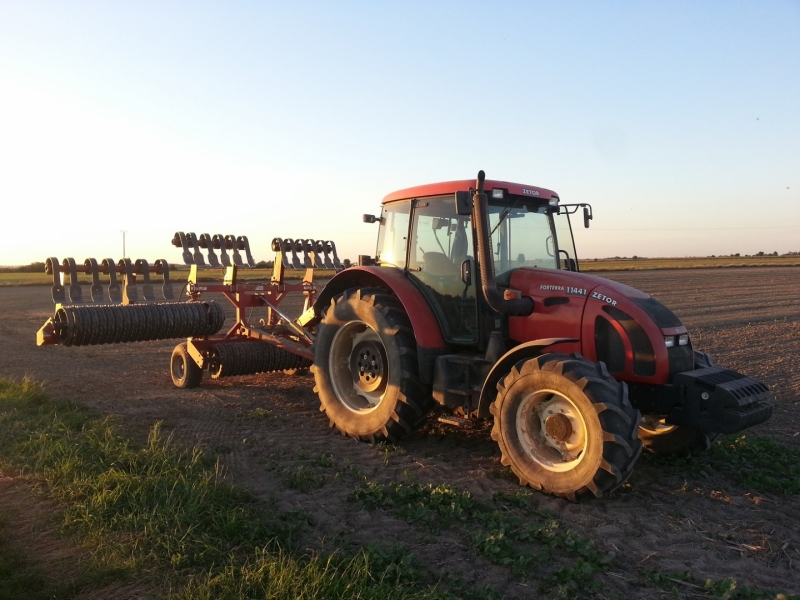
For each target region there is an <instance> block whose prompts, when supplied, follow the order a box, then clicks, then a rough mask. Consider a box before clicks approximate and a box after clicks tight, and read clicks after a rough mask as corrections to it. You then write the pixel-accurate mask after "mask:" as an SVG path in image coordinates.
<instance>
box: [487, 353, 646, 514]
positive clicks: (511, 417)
mask: <svg viewBox="0 0 800 600" xmlns="http://www.w3.org/2000/svg"><path fill="white" fill-rule="evenodd" d="M497 389H498V394H497V399H496V400H495V402H494V403H493V404H492V405H491V412H492V414H493V415H494V427H493V429H492V438H493V439H494V440H495V441H497V443H498V444H499V445H500V451H501V454H502V457H501V462H502V463H503V465H505V466H508V467H511V470H512V471H513V472H514V474H515V475H517V477H519V481H520V484H522V485H529V486H531V487H532V488H535V489H538V490H542V491H543V492H547V493H549V494H553V495H555V496H561V497H563V498H568V499H569V500H572V501H574V500H575V499H576V497H577V496H580V495H584V494H587V493H592V494H594V495H595V496H602V495H603V494H607V493H609V492H612V491H613V490H615V489H616V488H618V487H619V486H620V485H622V484H623V483H624V482H625V481H626V480H627V479H628V477H629V476H630V474H631V472H632V471H633V466H634V464H635V463H636V459H637V458H639V454H641V451H642V444H641V442H640V441H639V438H638V436H637V430H638V426H639V418H640V416H639V411H638V410H636V409H635V408H633V407H632V406H631V403H630V401H629V400H628V391H627V387H626V386H625V385H624V384H622V383H619V382H617V381H616V380H615V379H614V378H613V377H611V376H610V375H609V374H608V371H607V370H606V368H605V365H604V364H602V363H593V362H590V361H588V360H586V359H584V358H583V357H581V356H580V355H577V354H574V355H571V356H570V355H566V354H544V355H542V356H539V357H536V358H531V359H526V360H522V361H520V362H518V363H517V364H516V365H515V366H514V367H513V368H512V369H511V372H510V373H509V374H508V375H506V377H505V379H503V381H502V382H501V383H500V384H499V385H498V386H497Z"/></svg>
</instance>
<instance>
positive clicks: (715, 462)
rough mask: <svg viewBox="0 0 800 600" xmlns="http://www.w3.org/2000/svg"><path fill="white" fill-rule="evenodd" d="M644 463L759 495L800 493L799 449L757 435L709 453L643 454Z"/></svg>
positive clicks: (729, 441) (724, 443) (721, 444)
mask: <svg viewBox="0 0 800 600" xmlns="http://www.w3.org/2000/svg"><path fill="white" fill-rule="evenodd" d="M642 458H643V459H644V462H645V463H649V464H652V465H654V466H656V467H657V468H659V469H665V470H667V471H669V472H673V473H681V474H687V473H690V474H692V475H693V476H695V477H697V476H702V475H706V474H709V473H715V474H716V475H718V476H720V477H723V478H725V479H727V480H728V481H730V482H731V483H733V484H735V485H739V486H742V487H744V488H747V489H749V490H752V491H754V492H759V493H771V494H778V495H783V496H795V495H797V494H800V448H798V447H795V446H785V445H783V444H780V443H778V442H776V441H774V440H772V439H770V438H768V437H765V436H759V435H739V436H729V437H725V438H722V439H721V440H719V441H717V442H716V443H715V444H714V445H713V446H712V447H711V448H710V449H709V451H708V452H706V453H703V454H693V455H682V456H653V455H647V454H645V455H643V457H642Z"/></svg>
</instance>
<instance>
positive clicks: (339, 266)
mask: <svg viewBox="0 0 800 600" xmlns="http://www.w3.org/2000/svg"><path fill="white" fill-rule="evenodd" d="M326 245H329V246H330V252H331V253H332V254H333V268H334V269H336V270H337V271H341V270H342V268H343V267H342V263H341V262H340V261H339V255H338V254H336V244H334V243H333V242H326Z"/></svg>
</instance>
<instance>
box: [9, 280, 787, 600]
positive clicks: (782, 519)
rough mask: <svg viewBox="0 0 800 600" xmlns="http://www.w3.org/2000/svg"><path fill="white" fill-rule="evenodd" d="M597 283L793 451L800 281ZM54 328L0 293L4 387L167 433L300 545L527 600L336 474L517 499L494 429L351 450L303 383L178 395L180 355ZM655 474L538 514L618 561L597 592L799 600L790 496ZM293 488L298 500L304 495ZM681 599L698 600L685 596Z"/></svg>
mask: <svg viewBox="0 0 800 600" xmlns="http://www.w3.org/2000/svg"><path fill="white" fill-rule="evenodd" d="M604 276H606V277H608V278H610V279H615V280H617V281H620V282H622V283H625V284H628V285H631V286H633V287H636V288H639V289H642V290H644V291H646V292H648V293H651V294H653V295H654V296H655V297H656V298H658V299H659V300H661V301H662V302H663V303H664V304H666V305H667V306H669V307H670V308H671V309H672V310H673V311H674V312H675V313H676V314H677V315H678V316H679V317H680V318H681V319H682V320H683V322H684V323H685V324H686V325H687V327H688V328H689V331H690V333H691V334H692V338H693V341H694V344H695V347H697V348H700V349H703V350H705V351H707V352H709V353H711V355H712V356H713V357H714V359H715V361H716V362H717V363H718V364H720V365H722V366H726V367H729V368H732V369H736V370H739V371H742V372H745V373H747V374H750V375H752V376H754V377H757V378H759V379H761V380H763V381H764V382H766V383H767V384H768V385H769V386H770V387H771V388H772V390H773V391H774V392H775V395H776V398H777V400H776V410H775V414H774V416H773V418H772V420H771V421H769V422H767V423H766V424H763V425H761V426H759V427H757V428H755V430H754V433H758V434H761V435H767V436H770V437H772V438H773V439H775V440H776V441H778V442H780V443H782V444H784V445H789V446H797V445H799V444H800V268H791V267H789V268H742V269H713V270H712V269H705V270H699V269H698V270H675V271H639V272H614V273H606V274H604ZM51 313H52V304H51V302H50V298H49V289H48V288H45V287H16V288H12V287H6V288H0V315H1V316H2V318H0V348H2V353H0V376H2V377H12V378H21V377H23V376H25V375H30V376H32V377H33V378H34V379H36V380H38V381H41V382H44V384H45V386H46V388H47V390H48V391H49V393H50V395H51V396H53V397H55V398H69V399H73V400H75V401H77V402H79V403H81V404H84V405H87V406H89V407H91V408H93V409H95V410H96V411H98V412H99V413H101V414H108V415H116V416H118V417H119V421H120V423H121V424H122V426H123V427H124V428H125V430H126V431H127V432H128V433H129V434H130V435H132V436H134V437H137V438H140V439H143V438H144V437H145V436H146V434H147V432H148V430H149V429H150V427H151V426H152V425H153V424H154V423H155V422H157V421H162V422H163V425H164V429H165V430H167V431H169V432H171V433H173V434H174V436H175V438H176V439H177V440H179V441H181V442H185V443H199V444H200V445H202V446H203V447H204V448H205V449H206V450H207V452H209V453H210V454H212V455H217V456H219V458H220V460H221V461H222V462H223V463H224V464H225V465H226V466H227V468H228V473H229V476H230V478H231V480H232V481H233V482H234V483H236V484H239V485H241V486H244V487H246V488H248V489H250V490H252V491H253V492H255V493H256V494H257V495H260V496H263V497H267V496H275V497H277V498H278V499H279V502H280V504H281V505H282V506H283V507H285V508H302V509H303V510H305V511H306V512H307V513H309V514H310V515H311V516H312V517H313V519H312V520H311V523H312V524H310V525H309V531H308V534H307V536H306V537H307V540H306V543H307V545H308V546H309V547H315V548H320V547H322V548H324V549H327V550H333V549H335V548H336V547H339V546H340V545H343V544H349V545H359V544H365V543H376V542H392V541H395V542H401V543H403V544H405V545H406V546H407V547H408V548H410V549H411V550H412V551H413V553H414V554H415V555H416V556H417V557H418V558H419V559H420V560H421V563H422V564H424V565H425V568H426V569H429V570H430V571H431V572H433V573H434V574H437V575H438V574H444V573H450V574H453V575H455V576H458V577H462V578H464V579H465V580H467V581H468V582H470V584H476V585H477V584H481V585H482V584H489V585H491V586H492V587H493V588H495V589H496V590H498V591H499V592H500V593H501V594H502V595H503V597H507V598H528V597H535V592H534V591H533V590H535V589H536V588H535V585H529V584H528V583H526V582H527V579H526V578H525V577H523V576H519V575H514V574H513V573H512V571H511V570H510V569H508V568H505V567H503V566H498V565H496V564H492V563H491V562H489V561H488V560H487V559H486V558H484V557H482V556H480V555H479V554H477V553H475V552H474V551H473V550H472V549H471V548H470V547H469V545H468V544H465V543H464V540H463V538H462V537H461V536H460V535H459V534H457V533H454V532H453V531H452V530H448V529H445V530H443V532H442V533H439V534H436V535H431V533H430V531H429V530H426V529H424V528H421V527H419V526H418V525H414V524H410V523H408V522H407V521H405V520H403V519H401V518H398V517H396V516H393V515H392V514H391V513H390V512H389V511H387V510H383V509H374V510H373V509H364V508H362V506H361V505H359V504H358V503H357V502H356V501H355V500H354V499H353V498H352V490H353V485H354V484H353V479H352V478H349V477H336V476H335V475H334V471H336V472H342V471H344V470H346V469H347V468H348V467H351V468H352V467H353V465H355V466H356V467H358V468H359V469H361V471H363V476H365V477H367V478H368V479H370V480H374V481H377V482H384V483H385V482H391V481H402V480H405V479H406V478H407V477H409V476H411V477H414V478H416V480H418V481H421V482H425V483H432V484H435V485H438V484H449V485H453V486H457V487H460V488H463V489H466V490H469V491H470V492H471V493H472V494H473V495H475V496H477V497H479V498H489V497H491V495H492V494H493V493H494V492H499V491H504V492H512V493H513V492H515V491H516V490H517V489H518V486H517V485H516V483H515V482H514V481H512V480H510V479H509V478H508V476H507V475H504V473H503V470H502V468H501V466H500V463H499V451H498V450H497V447H496V445H495V444H494V442H492V440H491V439H490V437H489V430H488V428H485V427H484V428H482V429H480V428H479V429H477V430H474V431H469V432H464V431H461V430H450V429H447V428H445V427H444V426H443V425H441V424H437V423H436V422H435V420H434V419H432V420H431V423H430V424H429V425H428V426H427V434H426V435H417V436H413V437H412V439H408V440H405V441H403V442H400V443H399V444H398V445H397V446H396V447H383V446H370V445H368V444H362V443H357V442H355V441H353V440H350V439H346V438H343V437H340V436H338V435H336V434H334V433H333V432H332V430H331V429H330V428H329V426H328V422H327V419H326V418H325V417H324V416H323V415H322V414H321V413H320V412H319V402H318V400H317V398H316V396H315V394H314V393H313V391H312V387H313V378H312V377H310V376H294V377H291V376H286V375H283V374H270V375H257V376H248V377H233V378H228V379H220V380H216V381H213V380H211V379H210V378H207V379H205V380H204V382H203V385H201V386H200V387H199V388H196V389H191V390H179V389H176V388H175V387H173V385H172V382H171V380H170V377H169V374H168V368H167V367H168V360H169V356H170V352H171V349H172V347H173V346H174V343H175V342H149V343H137V344H128V345H117V346H93V347H83V348H66V347H59V346H52V347H44V348H38V347H36V345H35V333H36V330H37V329H38V328H39V327H40V326H41V325H42V324H43V323H44V321H45V320H46V319H47V318H48V317H50V316H51ZM315 457H316V458H315ZM319 457H325V458H324V460H319ZM331 465H333V466H331ZM658 465H659V463H658V462H656V461H652V460H642V461H640V464H639V465H638V466H637V468H636V470H635V471H634V474H633V476H632V477H631V479H630V481H629V484H628V485H626V486H625V487H624V488H623V489H622V490H620V491H618V492H616V493H615V494H613V495H611V496H610V497H607V498H602V499H598V500H590V501H584V502H581V503H578V504H571V503H569V502H567V501H564V500H561V499H556V498H551V497H549V496H541V497H540V498H539V506H540V507H541V508H544V509H547V510H549V511H552V512H553V513H555V514H556V515H557V516H558V518H559V519H560V520H561V522H562V523H563V524H564V525H566V526H568V527H570V528H572V529H574V530H575V531H576V532H578V533H579V534H580V535H582V536H584V537H586V538H589V539H592V540H594V542H595V543H596V544H597V547H598V548H599V549H601V550H602V551H604V552H607V553H608V554H610V555H611V556H613V557H614V559H615V561H614V567H613V569H612V570H611V571H609V572H608V573H606V574H604V575H602V576H601V578H602V579H603V585H604V587H605V588H606V589H608V590H613V591H615V592H616V593H617V594H619V595H620V596H621V597H626V598H627V597H629V598H649V597H652V598H659V597H664V593H663V592H661V591H659V590H658V589H657V587H656V586H649V585H643V586H641V585H632V584H631V583H630V580H631V579H636V578H641V576H642V575H641V574H642V572H643V570H644V569H653V570H659V571H661V572H664V573H674V572H685V571H689V572H690V573H691V574H692V575H693V576H694V577H695V581H703V580H704V579H705V578H713V579H716V580H721V579H725V578H734V579H736V580H737V581H738V582H739V584H740V585H748V586H755V587H759V588H762V589H765V588H769V589H777V590H780V591H783V592H793V593H800V527H798V523H800V497H797V496H795V497H783V496H773V495H770V494H764V493H757V492H754V491H753V490H751V489H747V488H746V487H741V485H738V484H736V483H733V482H731V481H729V480H726V479H725V478H724V477H722V476H720V475H718V474H716V473H713V472H711V473H709V472H703V473H701V474H699V475H698V474H695V475H688V474H683V473H681V472H680V471H676V470H674V469H671V470H670V469H668V470H666V471H665V470H663V469H662V468H661V467H659V466H658ZM292 477H294V478H295V479H292ZM298 477H300V478H301V479H302V478H303V477H305V478H306V479H307V480H308V485H298V481H297V478H298ZM301 483H302V481H301ZM680 589H681V592H685V593H686V594H687V595H689V596H692V595H694V594H697V595H698V597H705V596H704V592H702V591H700V590H697V589H695V588H693V587H691V586H689V585H687V586H684V587H680ZM609 593H610V592H609Z"/></svg>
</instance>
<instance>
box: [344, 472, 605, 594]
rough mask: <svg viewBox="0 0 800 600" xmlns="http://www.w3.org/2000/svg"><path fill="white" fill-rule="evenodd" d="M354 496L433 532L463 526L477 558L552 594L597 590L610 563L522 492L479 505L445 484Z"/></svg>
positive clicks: (376, 488)
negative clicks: (534, 579) (534, 578)
mask: <svg viewBox="0 0 800 600" xmlns="http://www.w3.org/2000/svg"><path fill="white" fill-rule="evenodd" d="M354 497H355V499H356V500H357V501H359V502H360V503H361V504H362V505H364V506H365V507H367V508H386V509H389V510H390V511H391V512H392V513H393V514H395V515H397V516H398V517H400V518H403V519H405V520H406V521H408V522H409V523H414V524H418V525H421V526H423V527H426V528H428V529H430V530H431V531H433V532H437V531H440V530H441V529H443V528H450V527H454V526H455V527H461V529H462V533H463V534H464V537H465V538H466V539H467V540H468V541H469V543H470V546H471V547H472V549H473V550H474V551H475V552H476V553H477V554H480V555H482V556H485V557H486V558H488V559H489V560H490V561H491V562H493V563H495V564H499V565H502V566H505V567H509V568H510V569H511V570H512V572H513V573H514V574H516V575H517V576H519V577H526V576H529V575H530V574H531V573H541V574H543V576H542V578H541V579H540V583H541V584H542V585H543V586H544V587H545V588H546V589H548V590H550V591H551V592H555V593H556V594H566V595H569V593H570V590H571V591H573V592H574V591H577V590H579V589H580V590H588V589H596V588H598V587H599V584H598V583H597V582H595V581H594V575H595V574H596V573H598V572H601V571H603V570H605V567H606V565H607V564H608V563H609V562H610V560H611V559H610V558H609V557H608V556H607V555H605V554H603V553H601V552H599V551H598V550H597V549H596V548H595V547H594V543H593V542H592V541H590V540H587V539H585V538H582V537H580V536H578V535H577V534H575V533H574V532H573V531H570V530H568V529H564V528H563V527H562V526H561V524H560V522H559V521H558V520H557V519H555V518H554V517H553V516H552V515H551V514H549V513H547V512H546V511H541V510H539V509H538V508H537V507H536V505H535V501H534V500H533V499H532V497H531V495H530V494H529V493H528V492H526V491H524V490H521V491H520V492H518V493H516V494H495V496H494V497H493V498H492V500H491V501H482V500H478V499H476V498H474V497H473V496H472V495H471V494H470V493H469V492H467V491H465V490H459V489H457V488H454V487H452V486H448V485H439V486H433V485H430V484H427V485H426V484H421V483H419V482H416V481H414V480H408V481H405V482H400V483H397V482H395V483H389V484H381V483H376V482H374V481H368V482H365V483H364V484H363V485H362V486H361V487H360V488H358V489H357V490H356V491H355V492H354ZM554 567H555V568H554Z"/></svg>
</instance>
